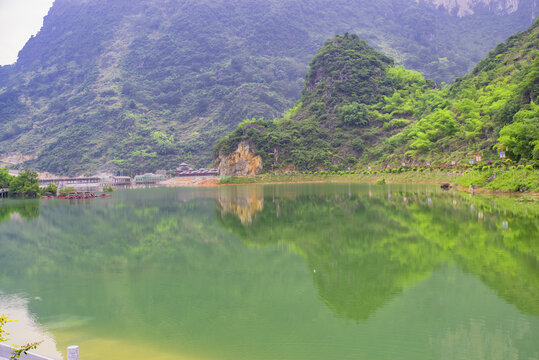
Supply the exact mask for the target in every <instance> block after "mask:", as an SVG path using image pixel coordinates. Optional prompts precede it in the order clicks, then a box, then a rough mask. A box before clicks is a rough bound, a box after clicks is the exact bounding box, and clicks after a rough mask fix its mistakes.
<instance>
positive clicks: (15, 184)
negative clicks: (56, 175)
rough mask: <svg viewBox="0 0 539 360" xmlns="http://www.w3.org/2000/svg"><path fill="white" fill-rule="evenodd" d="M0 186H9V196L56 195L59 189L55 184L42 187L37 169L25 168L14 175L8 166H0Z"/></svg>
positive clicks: (33, 196)
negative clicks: (10, 172)
mask: <svg viewBox="0 0 539 360" xmlns="http://www.w3.org/2000/svg"><path fill="white" fill-rule="evenodd" d="M0 188H3V189H7V188H9V196H12V197H24V198H36V197H40V196H42V195H56V192H57V191H58V188H57V187H56V185H54V184H49V185H48V186H47V187H46V188H40V187H39V179H38V175H37V172H35V171H31V170H24V171H22V172H21V173H20V174H19V175H18V176H12V175H10V174H9V169H7V168H0Z"/></svg>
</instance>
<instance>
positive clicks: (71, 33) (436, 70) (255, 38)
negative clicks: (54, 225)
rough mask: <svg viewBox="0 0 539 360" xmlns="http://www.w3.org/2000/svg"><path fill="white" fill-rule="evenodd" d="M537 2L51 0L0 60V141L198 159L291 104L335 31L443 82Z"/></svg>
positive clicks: (142, 163) (147, 160) (38, 153)
mask: <svg viewBox="0 0 539 360" xmlns="http://www.w3.org/2000/svg"><path fill="white" fill-rule="evenodd" d="M536 13H537V1H536V0H522V1H516V0H507V1H490V0H481V1H475V2H472V1H465V0H463V1H455V0H418V1H416V0H396V1H393V0H392V1H389V0H382V1H376V2H371V1H366V0H359V1H351V0H339V1H327V0H324V1H322V0H299V1H297V0H294V1H292V0H284V1H277V0H269V1H255V0H231V1H224V0H216V1H208V0H199V1H190V0H183V1H173V0H169V1H155V0H140V1H127V0H56V1H55V3H54V5H53V7H52V8H51V10H50V12H49V14H48V15H47V16H46V17H45V19H44V25H43V28H42V29H41V31H40V32H39V33H38V34H37V35H36V36H35V37H32V38H31V39H30V40H29V41H28V43H27V44H26V45H25V47H24V48H23V49H22V50H21V52H20V53H19V58H18V61H17V63H16V64H14V65H11V66H4V67H0V154H3V155H5V154H8V153H14V152H16V153H21V154H22V155H26V156H29V157H32V159H31V160H28V161H27V162H26V163H24V164H22V165H21V166H31V167H36V168H38V169H41V170H48V171H51V172H56V173H65V174H79V173H83V172H84V173H92V172H95V171H98V170H117V169H125V170H127V171H129V172H131V173H136V172H139V171H142V170H155V169H159V168H172V167H174V166H175V165H176V164H177V162H178V160H179V159H181V160H183V161H186V162H190V163H192V164H193V165H197V166H198V165H208V164H209V163H210V162H211V149H212V147H213V145H214V144H215V142H216V141H217V139H219V138H220V137H221V136H223V135H224V134H226V133H228V132H229V131H231V130H232V129H234V128H235V126H236V125H237V124H238V123H239V122H241V121H242V120H243V119H245V118H251V117H265V118H266V119H273V118H276V117H279V116H280V114H281V113H282V112H284V111H285V110H286V109H288V108H290V107H292V106H293V105H294V103H295V102H296V101H297V100H298V99H299V97H300V92H301V89H302V88H303V84H304V83H303V81H304V80H303V79H304V77H305V75H306V73H307V69H308V67H307V66H308V64H309V61H310V60H311V58H312V57H313V56H314V55H315V54H316V52H317V51H318V49H319V48H320V46H321V45H322V44H323V43H324V41H326V40H327V39H328V38H332V37H333V36H334V35H335V34H339V33H341V34H344V33H346V32H349V33H355V34H358V35H359V37H360V38H362V39H365V40H366V42H367V43H368V44H369V45H370V46H372V47H373V48H374V49H376V50H379V51H381V52H382V53H384V54H385V55H387V56H390V57H393V58H394V59H395V62H396V63H397V64H404V65H405V66H406V67H407V68H410V69H415V70H418V71H420V72H422V73H423V74H424V75H425V76H426V77H427V78H432V79H434V80H435V81H437V82H442V81H446V82H452V81H454V79H455V78H456V77H458V76H461V75H464V74H466V73H467V72H468V71H469V70H470V69H471V68H472V67H473V66H474V64H475V63H477V62H478V61H479V60H480V59H481V58H483V57H484V56H485V55H486V54H487V52H488V51H489V50H490V49H491V48H493V47H494V45H495V44H496V43H499V42H501V41H503V40H504V39H505V38H506V37H507V36H509V35H511V34H512V33H515V32H516V31H519V30H523V29H525V28H526V27H527V26H529V25H530V24H531V23H532V22H533V20H534V19H535V16H536ZM25 159H26V158H25Z"/></svg>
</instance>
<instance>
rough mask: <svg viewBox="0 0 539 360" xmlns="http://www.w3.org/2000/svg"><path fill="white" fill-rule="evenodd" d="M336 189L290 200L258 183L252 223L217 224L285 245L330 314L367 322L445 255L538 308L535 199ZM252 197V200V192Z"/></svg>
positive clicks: (532, 310) (531, 309)
mask: <svg viewBox="0 0 539 360" xmlns="http://www.w3.org/2000/svg"><path fill="white" fill-rule="evenodd" d="M291 189H293V188H290V189H288V192H290V191H291ZM340 190H342V191H340V192H335V186H332V191H327V190H326V189H324V188H323V187H321V186H318V187H316V188H315V189H312V191H311V192H309V191H305V189H304V187H302V188H299V187H298V188H297V189H296V192H295V196H292V197H291V199H290V200H289V199H284V198H279V200H278V201H271V202H269V201H267V200H268V198H269V197H270V196H271V195H270V194H268V193H269V192H272V191H275V189H271V188H270V189H267V188H266V194H265V198H266V202H265V206H264V208H263V209H262V211H260V209H259V210H258V211H259V213H258V214H257V216H256V219H255V221H249V222H248V223H246V222H245V221H242V220H241V219H240V221H239V222H238V221H237V220H235V218H236V217H237V215H236V214H238V213H243V212H242V210H240V209H236V210H235V211H230V212H228V214H229V217H228V218H227V217H224V218H223V219H222V221H223V224H224V225H225V226H226V227H227V228H229V229H231V230H232V231H234V232H235V233H237V234H238V235H239V236H240V237H241V238H242V239H243V240H244V241H246V242H248V243H256V244H271V243H275V244H277V243H285V244H288V245H290V246H291V247H293V248H294V249H296V250H297V251H298V252H299V253H301V254H303V255H304V257H305V258H306V260H307V262H308V264H309V268H312V269H316V274H315V275H314V276H313V279H314V282H315V283H316V285H317V288H318V290H319V293H320V296H321V298H322V299H324V301H325V302H326V304H327V305H328V306H329V307H330V308H332V309H333V311H334V312H335V314H336V315H337V316H339V317H344V318H348V319H353V320H364V319H367V318H369V316H371V315H372V314H373V313H374V312H375V311H376V309H378V308H380V307H381V306H383V304H384V303H386V302H388V301H389V300H390V299H392V298H393V297H394V296H396V295H398V294H400V293H401V292H402V290H403V288H404V287H406V286H407V285H410V284H413V283H415V282H416V281H418V280H420V279H424V278H426V277H427V276H429V275H430V274H431V273H432V272H433V271H435V270H436V269H438V268H439V267H440V266H442V265H444V264H448V263H452V262H455V263H457V264H458V265H459V266H460V267H461V268H462V269H464V270H465V271H469V272H471V273H473V274H475V275H477V276H478V277H479V278H480V279H482V281H483V282H484V283H485V284H486V285H487V286H489V287H491V288H492V289H494V290H495V291H496V292H497V293H498V294H499V295H500V296H502V297H503V298H504V299H505V300H506V301H509V302H511V303H514V304H515V305H517V306H518V307H519V308H520V309H521V310H522V311H525V312H527V313H529V314H534V315H539V301H538V300H537V299H539V265H538V258H539V257H538V256H539V252H538V250H539V244H538V241H537V239H538V236H539V235H538V234H539V228H538V224H539V223H538V221H537V220H538V211H537V206H536V204H533V205H531V206H528V207H526V206H524V207H522V206H521V205H522V204H519V203H515V201H514V200H513V199H505V200H502V199H500V201H502V202H504V205H506V206H507V207H508V208H506V207H503V206H499V205H496V204H495V203H494V202H492V201H491V200H489V199H488V198H479V197H474V198H472V199H470V198H468V197H467V196H466V195H461V194H459V193H442V192H432V193H420V192H417V191H413V192H410V191H402V190H401V191H395V190H393V191H392V189H389V188H370V189H369V190H368V196H364V194H367V192H366V191H365V189H364V188H361V187H359V188H357V189H356V193H355V194H352V195H351V196H350V192H349V189H345V188H342V189H340ZM345 190H346V192H345ZM292 192H294V191H292ZM373 193H374V195H373ZM243 195H244V196H247V195H248V193H244V194H243ZM345 195H348V196H345ZM384 197H385V198H386V201H384V200H383V199H384ZM257 199H258V200H257V201H258V202H262V200H260V194H257ZM396 199H399V200H400V201H394V200H396ZM243 202H244V203H249V200H248V199H244V200H243ZM220 204H221V207H222V208H226V204H225V205H223V202H222V201H220ZM465 208H468V212H466V211H462V210H464V209H465ZM529 208H531V209H532V210H531V213H528V212H529ZM450 209H454V210H458V209H460V210H461V211H458V212H457V213H455V212H454V211H452V212H450V211H449V210H450ZM501 209H503V212H504V213H505V216H510V217H511V218H513V222H514V223H515V224H518V226H519V228H520V231H519V232H518V233H513V232H511V231H510V230H511V229H510V228H509V225H508V221H507V220H503V221H501V220H499V218H498V214H499V212H500V210H501ZM244 211H247V210H244ZM278 213H283V214H285V216H284V217H280V216H277V214H278ZM485 214H486V215H485ZM474 220H475V221H474ZM500 223H501V228H502V233H500V232H499V231H498V229H499V227H500V225H499V224H500ZM290 234H297V236H290ZM508 236H510V241H511V242H512V245H511V246H508V243H507V241H508V240H509V239H508Z"/></svg>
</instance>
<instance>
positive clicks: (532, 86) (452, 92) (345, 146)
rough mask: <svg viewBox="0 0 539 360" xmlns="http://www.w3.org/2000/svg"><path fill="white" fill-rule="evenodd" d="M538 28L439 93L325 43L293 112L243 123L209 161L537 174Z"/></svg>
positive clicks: (344, 46) (342, 44) (367, 51)
mask: <svg viewBox="0 0 539 360" xmlns="http://www.w3.org/2000/svg"><path fill="white" fill-rule="evenodd" d="M538 55H539V20H537V21H536V22H535V23H534V24H533V25H532V27H531V28H530V29H528V30H527V31H525V32H522V33H519V34H516V35H513V36H511V37H510V38H508V39H507V41H505V43H502V44H499V45H497V46H496V47H495V49H494V50H493V51H491V52H490V53H489V55H488V57H487V58H485V59H484V60H481V61H480V62H479V63H478V64H477V66H476V67H475V68H474V69H473V71H472V72H471V73H470V74H468V75H466V76H465V77H462V78H457V79H456V81H455V82H454V83H453V84H452V85H450V86H442V87H441V88H440V87H438V86H437V85H436V84H435V83H434V82H432V81H429V80H425V78H424V77H423V76H422V75H421V74H420V73H418V72H415V71H411V70H406V69H405V68H404V67H402V66H396V65H395V64H394V62H393V60H392V59H390V58H388V57H386V56H385V55H382V54H381V53H378V52H376V51H375V50H373V49H372V48H371V47H369V46H368V45H367V44H366V43H365V42H364V41H362V40H360V39H359V37H358V36H357V35H349V34H345V35H340V36H336V37H335V38H333V39H332V40H330V41H328V42H326V44H325V45H324V46H323V47H322V48H321V50H320V51H319V52H318V54H317V55H316V56H315V57H314V59H313V60H312V62H311V65H310V70H309V72H308V74H307V77H306V82H305V87H304V89H303V93H302V96H301V99H300V102H299V103H298V104H297V105H296V106H295V107H294V108H292V109H291V110H289V111H288V112H287V113H286V114H285V116H283V118H281V119H279V120H276V121H266V120H263V119H259V120H256V119H253V120H245V121H244V122H243V123H241V124H240V125H239V126H238V128H236V130H235V131H234V132H232V133H231V134H230V135H228V136H227V137H225V138H223V139H221V140H220V141H219V142H218V144H217V146H216V148H215V155H216V156H217V155H219V154H220V155H221V156H222V155H227V154H230V153H232V152H234V151H235V150H236V148H237V147H238V144H239V143H240V142H242V141H245V142H247V143H249V144H250V146H251V147H250V148H251V149H254V152H255V153H256V155H260V156H261V157H262V159H263V163H264V169H265V170H266V171H267V170H270V169H274V170H275V169H284V170H300V171H317V170H318V171H319V170H330V171H336V170H345V169H346V168H347V167H353V168H356V167H362V166H367V165H378V166H383V167H385V166H386V164H389V165H390V167H393V168H394V167H401V166H402V163H404V164H405V166H408V167H410V166H414V167H415V166H424V165H425V164H426V163H427V162H429V163H432V164H433V165H437V166H447V167H450V166H451V161H452V159H453V160H454V161H455V162H457V164H458V165H459V166H462V165H464V164H467V163H468V159H469V158H470V157H471V158H475V155H476V154H479V155H482V160H483V161H485V160H496V159H497V158H498V157H499V156H498V152H497V149H499V148H501V149H502V150H503V151H505V152H506V155H507V158H508V159H509V160H510V161H521V162H525V163H527V162H529V163H535V164H537V165H539V104H538V103H537V102H538V95H539V56H538Z"/></svg>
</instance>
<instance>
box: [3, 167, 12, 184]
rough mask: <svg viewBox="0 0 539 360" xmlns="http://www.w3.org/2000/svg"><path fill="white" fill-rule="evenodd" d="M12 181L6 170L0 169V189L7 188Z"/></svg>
mask: <svg viewBox="0 0 539 360" xmlns="http://www.w3.org/2000/svg"><path fill="white" fill-rule="evenodd" d="M11 180H13V176H11V175H9V169H8V168H0V188H7V187H9V184H10V183H11Z"/></svg>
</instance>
